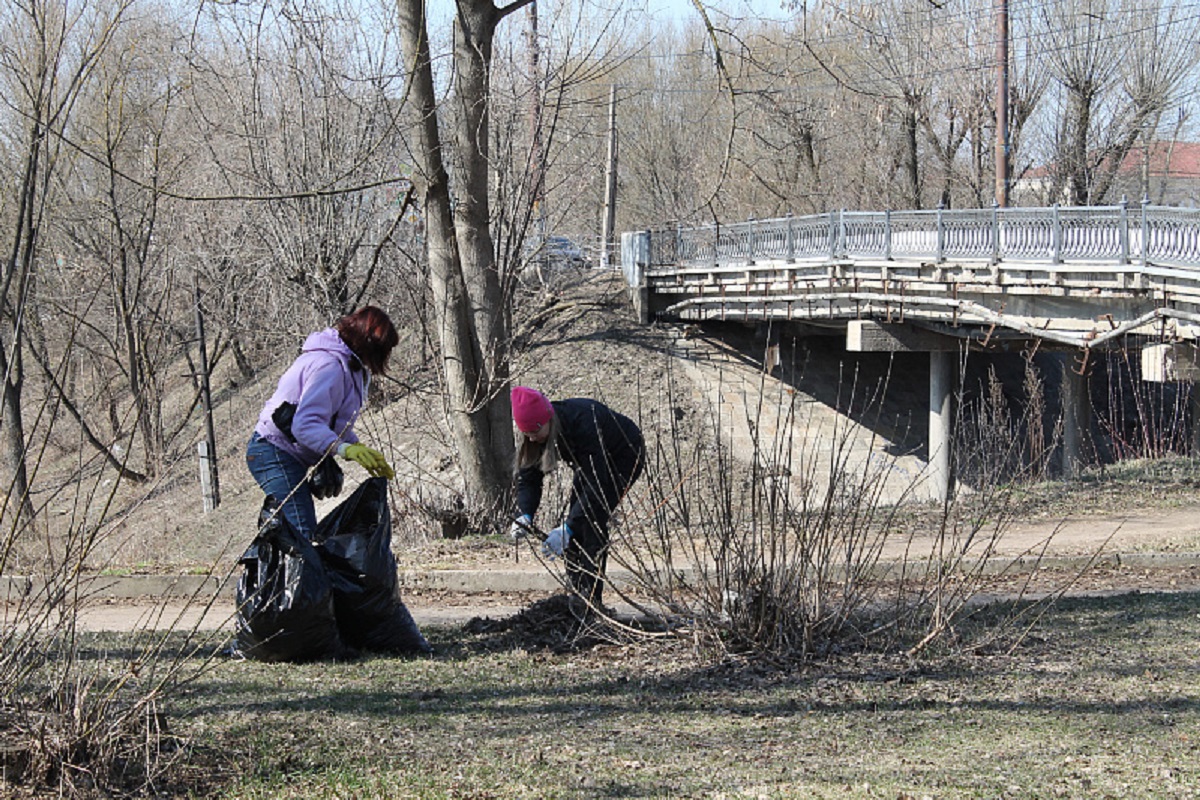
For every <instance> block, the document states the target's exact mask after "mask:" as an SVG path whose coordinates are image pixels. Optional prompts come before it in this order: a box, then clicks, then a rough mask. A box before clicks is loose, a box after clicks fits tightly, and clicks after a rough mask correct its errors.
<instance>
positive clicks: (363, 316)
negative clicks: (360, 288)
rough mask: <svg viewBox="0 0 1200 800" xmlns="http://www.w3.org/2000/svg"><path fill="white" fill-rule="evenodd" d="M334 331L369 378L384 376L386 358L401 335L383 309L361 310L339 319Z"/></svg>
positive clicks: (364, 308)
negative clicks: (363, 367) (364, 369)
mask: <svg viewBox="0 0 1200 800" xmlns="http://www.w3.org/2000/svg"><path fill="white" fill-rule="evenodd" d="M333 327H334V328H336V329H337V332H338V335H339V336H341V337H342V341H343V342H345V343H346V346H347V347H349V348H350V349H351V350H352V351H353V352H354V355H356V356H358V360H359V361H361V362H362V363H363V366H365V367H366V368H367V369H369V370H370V371H371V374H372V375H382V374H383V373H385V372H387V362H388V357H390V356H391V354H392V348H394V347H395V346H396V345H397V344H399V343H400V334H398V333H396V328H395V326H394V325H392V320H391V319H390V318H389V317H388V315H387V314H385V313H384V312H383V310H382V309H379V308H376V307H375V306H363V307H362V308H360V309H359V310H358V311H355V312H354V313H353V314H347V315H346V316H344V317H342V318H341V319H339V320H338V321H337V322H336V323H334V326H333Z"/></svg>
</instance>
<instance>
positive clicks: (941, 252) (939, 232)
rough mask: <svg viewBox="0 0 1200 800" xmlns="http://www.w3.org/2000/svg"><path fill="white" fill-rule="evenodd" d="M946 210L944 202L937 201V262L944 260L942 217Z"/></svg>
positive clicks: (944, 226) (943, 223) (944, 229)
mask: <svg viewBox="0 0 1200 800" xmlns="http://www.w3.org/2000/svg"><path fill="white" fill-rule="evenodd" d="M945 212H946V204H945V203H938V207H937V262H938V263H939V264H940V263H941V262H943V261H945V260H946V223H945V220H943V219H942V216H943V214H945Z"/></svg>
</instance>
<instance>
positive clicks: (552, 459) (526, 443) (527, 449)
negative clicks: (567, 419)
mask: <svg viewBox="0 0 1200 800" xmlns="http://www.w3.org/2000/svg"><path fill="white" fill-rule="evenodd" d="M546 425H547V427H548V428H549V430H548V431H547V432H546V438H545V439H544V440H543V441H540V442H535V441H532V440H530V439H529V437H528V436H526V435H525V434H523V433H522V434H521V445H520V446H519V447H518V448H517V464H516V468H517V469H518V470H522V469H525V468H527V467H535V466H536V467H537V468H538V469H540V470H541V471H542V472H543V473H550V472H553V471H554V468H555V467H557V466H558V444H557V442H558V414H552V415H551V416H550V421H549V422H547V423H546Z"/></svg>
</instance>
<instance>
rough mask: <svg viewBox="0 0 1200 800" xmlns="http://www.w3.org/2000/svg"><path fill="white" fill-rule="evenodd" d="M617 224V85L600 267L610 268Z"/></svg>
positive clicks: (611, 108)
mask: <svg viewBox="0 0 1200 800" xmlns="http://www.w3.org/2000/svg"><path fill="white" fill-rule="evenodd" d="M616 224H617V87H616V84H613V85H612V86H611V87H609V91H608V168H607V171H606V175H605V181H604V222H603V224H602V226H601V229H600V267H601V268H602V269H608V266H609V254H610V253H611V252H612V249H613V228H615V227H616Z"/></svg>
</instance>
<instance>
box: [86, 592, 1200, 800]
mask: <svg viewBox="0 0 1200 800" xmlns="http://www.w3.org/2000/svg"><path fill="white" fill-rule="evenodd" d="M1197 600H1200V597H1198V596H1197V595H1195V594H1182V595H1125V596H1122V597H1117V598H1107V599H1089V600H1067V601H1063V602H1061V603H1060V604H1059V605H1058V606H1057V607H1056V608H1055V609H1054V610H1053V611H1052V612H1051V613H1050V614H1048V615H1047V616H1046V617H1044V618H1043V620H1042V622H1041V624H1040V625H1039V626H1038V627H1037V629H1036V630H1035V632H1034V633H1035V635H1033V636H1031V637H1027V638H1026V639H1025V640H1024V641H1023V642H1022V643H1021V644H1020V645H1019V646H1017V647H1016V649H1015V650H1013V651H1012V652H1006V651H1005V650H1004V649H997V648H993V649H991V650H986V651H972V650H970V649H957V650H956V651H955V652H954V653H950V652H942V653H938V654H931V656H930V657H929V658H927V659H923V660H922V661H920V662H916V661H911V660H908V659H905V658H903V657H897V656H888V655H882V654H872V653H863V654H857V655H850V654H846V655H841V656H838V655H834V656H831V657H830V658H829V659H828V660H827V661H825V662H824V663H822V664H820V665H817V666H809V667H807V668H804V669H796V670H786V669H782V670H781V669H778V668H776V667H771V666H769V665H764V664H762V663H759V662H756V661H754V660H742V659H728V660H726V661H724V662H722V663H720V664H717V665H710V666H705V665H704V664H702V663H700V662H698V661H697V660H696V658H695V652H694V650H693V649H692V648H691V647H690V646H689V645H688V644H687V643H685V642H675V643H674V644H671V645H664V644H663V643H661V642H660V643H656V644H654V645H632V644H630V645H624V646H612V645H602V646H596V647H594V648H591V649H585V650H574V651H570V652H566V653H555V652H553V651H551V650H548V649H545V648H544V647H541V646H540V645H539V644H538V643H537V641H536V640H533V639H531V640H529V642H528V644H529V647H522V646H520V643H519V642H516V641H514V640H513V639H512V638H511V636H510V631H509V632H497V631H493V632H481V633H474V634H471V633H467V632H465V631H464V630H462V629H441V630H434V631H432V634H433V642H434V644H435V645H436V646H437V647H438V648H439V655H438V656H437V657H436V658H434V659H432V660H416V661H409V660H398V659H369V660H364V661H359V662H354V663H347V664H330V663H326V664H308V665H264V664H259V663H253V662H236V661H229V662H226V663H224V664H222V665H221V666H220V667H219V669H217V670H216V671H213V672H210V673H208V674H207V675H206V676H205V677H203V678H202V679H200V680H199V681H196V682H194V683H192V684H191V685H190V687H189V688H188V689H187V690H186V691H184V692H182V693H180V694H177V695H176V696H174V697H173V698H172V701H171V703H170V707H169V711H170V714H171V717H172V722H173V726H174V730H175V732H176V733H177V734H179V735H181V736H182V737H183V740H184V741H185V742H186V745H187V756H188V763H187V766H186V768H183V769H180V770H176V771H175V772H174V773H173V775H172V779H173V780H172V783H171V784H169V785H162V786H161V787H160V791H161V792H163V794H164V795H166V796H187V795H188V793H189V792H190V793H191V796H195V797H200V796H204V797H221V798H239V799H243V798H334V797H337V798H348V797H354V798H364V799H365V798H384V797H393V798H394V797H430V798H433V797H471V798H521V797H527V798H535V797H536V798H568V797H570V798H579V797H661V798H666V797H675V798H683V797H767V798H792V797H829V798H833V797H851V798H868V797H876V798H904V797H925V796H928V797H937V798H958V797H988V798H998V797H1021V798H1030V797H1033V798H1040V797H1047V798H1053V797H1073V798H1074V797H1169V798H1186V797H1196V796H1198V794H1200V792H1198V790H1197V788H1196V787H1198V786H1200V769H1198V768H1197V766H1196V763H1197V761H1196V755H1197V748H1198V747H1200V742H1198V741H1197V739H1196V736H1195V731H1196V730H1200V670H1198V669H1197V667H1196V664H1197V663H1200V644H1198V643H1200V618H1198V616H1197V615H1196V613H1195V607H1196V603H1197ZM1003 613H1007V611H1004V612H1003ZM990 621H991V620H989V619H988V618H987V615H986V614H980V615H979V616H978V617H977V618H976V619H974V620H973V621H972V623H971V624H972V625H978V626H987V625H988V624H990ZM973 630H976V629H975V628H972V627H968V628H967V629H965V630H964V631H963V633H964V636H966V637H968V638H969V637H970V635H971V633H972V631H973ZM94 644H95V645H97V646H95V647H91V648H88V651H87V652H88V653H89V654H90V655H91V657H93V658H100V657H101V655H100V654H101V653H104V652H107V653H115V652H119V648H120V643H119V641H117V640H116V639H114V638H113V637H104V638H103V639H101V640H98V641H97V642H95V643H94ZM101 645H102V646H101ZM315 720H320V723H319V724H315V722H314V721H315Z"/></svg>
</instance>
